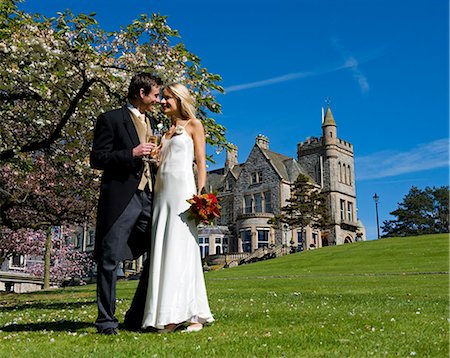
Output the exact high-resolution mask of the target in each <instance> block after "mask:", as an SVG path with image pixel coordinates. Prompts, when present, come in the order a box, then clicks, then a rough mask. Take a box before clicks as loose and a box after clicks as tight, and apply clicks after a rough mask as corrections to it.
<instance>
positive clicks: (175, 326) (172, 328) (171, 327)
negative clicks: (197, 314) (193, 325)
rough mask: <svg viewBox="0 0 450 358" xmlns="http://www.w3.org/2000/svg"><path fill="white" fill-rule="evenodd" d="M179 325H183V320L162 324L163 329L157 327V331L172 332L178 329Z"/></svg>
mask: <svg viewBox="0 0 450 358" xmlns="http://www.w3.org/2000/svg"><path fill="white" fill-rule="evenodd" d="M181 327H184V322H182V323H170V324H167V325H165V326H164V328H163V329H159V330H158V333H173V332H175V331H177V330H179V329H180V328H181Z"/></svg>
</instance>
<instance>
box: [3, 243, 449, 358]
mask: <svg viewBox="0 0 450 358" xmlns="http://www.w3.org/2000/svg"><path fill="white" fill-rule="evenodd" d="M442 271H448V235H434V236H422V237H414V238H402V239H388V240H379V241H373V242H364V243H356V244H351V245H344V246H337V247H328V248H323V249H320V250H316V251H310V252H306V253H302V254H295V255H289V256H286V257H283V258H279V259H274V260H269V261H265V262H260V263H255V264H251V265H247V266H242V267H237V268H233V269H227V270H222V271H218V272H208V273H207V274H206V280H207V286H208V293H209V300H210V305H211V309H212V311H213V313H214V315H215V318H216V322H215V324H214V325H212V326H210V327H207V328H205V329H204V330H203V331H201V332H199V333H197V334H185V333H176V334H172V335H159V334H149V333H134V332H126V331H122V332H121V335H120V336H117V337H102V336H99V335H96V334H94V332H95V330H94V329H93V327H92V325H91V322H92V321H93V320H94V319H95V314H96V307H95V287H93V286H87V287H79V288H70V289H64V290H55V291H50V292H38V293H34V294H27V295H11V294H10V295H4V296H0V307H2V309H1V311H0V330H2V332H0V340H1V346H2V348H1V350H0V356H12V355H14V354H15V355H18V354H19V355H20V356H41V355H42V352H47V354H48V355H49V356H96V357H103V356H104V357H111V356H117V357H129V356H136V357H138V356H139V357H141V356H142V357H144V356H145V357H149V356H154V355H156V356H194V355H197V356H201V357H203V356H230V357H231V356H256V357H260V356H274V357H280V356H288V357H365V356H397V355H399V356H403V357H405V356H408V355H411V356H414V355H416V356H430V357H447V356H448V275H445V274H432V273H435V272H442ZM360 273H366V274H370V275H360ZM404 273H428V274H406V275H405V274H404ZM135 287H136V282H133V281H130V282H122V283H120V284H119V287H118V297H119V301H118V305H117V311H118V317H119V318H120V317H122V316H123V313H124V312H125V311H126V309H127V308H128V306H129V305H130V300H131V297H132V295H133V293H134V290H135Z"/></svg>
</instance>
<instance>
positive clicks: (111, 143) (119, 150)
mask: <svg viewBox="0 0 450 358" xmlns="http://www.w3.org/2000/svg"><path fill="white" fill-rule="evenodd" d="M150 122H151V125H152V127H153V128H154V125H155V122H154V120H153V119H150ZM137 145H139V138H138V134H137V132H136V129H135V127H134V124H133V121H132V119H131V116H130V113H129V111H128V109H127V107H126V106H124V107H122V108H120V109H116V110H113V111H110V112H106V113H103V114H101V115H100V116H99V117H98V119H97V123H96V126H95V130H94V141H93V144H92V150H91V156H90V162H91V167H92V168H94V169H101V170H103V175H102V180H101V188H100V198H99V203H98V209H97V225H96V235H95V250H94V256H95V257H96V258H97V259H98V258H99V255H100V253H101V251H102V243H103V238H104V236H105V235H106V234H107V232H108V230H109V229H110V228H111V226H112V225H113V224H114V222H115V221H116V220H117V218H118V217H119V216H120V214H122V212H123V211H124V209H125V208H126V207H127V205H128V203H129V202H130V200H131V198H132V197H133V195H134V194H135V193H136V190H137V187H138V185H139V182H140V178H141V176H142V173H143V169H144V165H143V162H142V159H140V158H133V154H132V151H133V148H134V147H136V146H137ZM149 226H150V225H149ZM111 254H112V255H113V256H121V255H120V253H111Z"/></svg>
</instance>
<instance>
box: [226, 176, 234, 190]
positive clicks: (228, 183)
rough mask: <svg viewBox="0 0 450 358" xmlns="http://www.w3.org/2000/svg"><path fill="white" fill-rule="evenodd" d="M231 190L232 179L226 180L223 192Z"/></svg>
mask: <svg viewBox="0 0 450 358" xmlns="http://www.w3.org/2000/svg"><path fill="white" fill-rule="evenodd" d="M232 189H233V179H232V178H228V179H227V181H226V182H225V190H228V191H229V190H232Z"/></svg>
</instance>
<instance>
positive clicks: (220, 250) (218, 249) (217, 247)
mask: <svg viewBox="0 0 450 358" xmlns="http://www.w3.org/2000/svg"><path fill="white" fill-rule="evenodd" d="M221 253H222V248H221V247H220V246H216V255H220V254H221Z"/></svg>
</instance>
